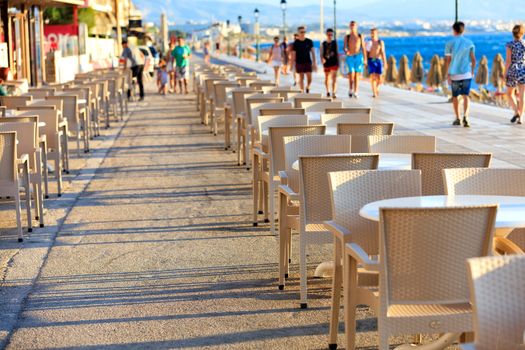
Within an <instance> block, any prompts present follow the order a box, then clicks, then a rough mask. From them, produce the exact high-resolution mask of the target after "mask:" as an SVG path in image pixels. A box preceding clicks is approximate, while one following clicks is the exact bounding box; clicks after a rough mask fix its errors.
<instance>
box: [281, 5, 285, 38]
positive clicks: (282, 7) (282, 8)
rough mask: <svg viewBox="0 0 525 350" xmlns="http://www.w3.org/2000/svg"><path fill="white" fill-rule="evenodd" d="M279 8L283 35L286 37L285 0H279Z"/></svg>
mask: <svg viewBox="0 0 525 350" xmlns="http://www.w3.org/2000/svg"><path fill="white" fill-rule="evenodd" d="M281 10H283V37H286V0H281Z"/></svg>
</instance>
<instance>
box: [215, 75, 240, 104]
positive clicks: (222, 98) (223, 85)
mask: <svg viewBox="0 0 525 350" xmlns="http://www.w3.org/2000/svg"><path fill="white" fill-rule="evenodd" d="M238 87H240V85H239V84H238V83H235V82H232V81H219V82H217V83H215V85H214V86H213V88H214V89H215V101H214V104H215V107H219V108H222V107H224V104H225V103H226V101H227V99H228V95H227V88H238Z"/></svg>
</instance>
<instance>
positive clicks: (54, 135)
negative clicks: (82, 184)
mask: <svg viewBox="0 0 525 350" xmlns="http://www.w3.org/2000/svg"><path fill="white" fill-rule="evenodd" d="M50 107H51V106H50ZM18 110H19V111H20V113H19V114H18V116H20V117H21V116H24V115H38V120H39V121H42V122H45V123H46V125H45V126H44V127H43V128H40V134H41V135H45V136H46V147H47V149H46V154H47V156H46V158H47V159H48V160H52V161H53V162H54V163H55V173H54V174H55V179H56V181H57V195H58V197H60V196H62V163H63V159H64V157H63V154H62V152H63V150H62V130H61V129H60V121H59V118H58V116H59V114H58V111H57V110H56V108H55V107H54V106H52V107H51V108H44V107H42V106H29V107H19V108H18ZM44 171H45V169H44ZM46 194H47V190H46Z"/></svg>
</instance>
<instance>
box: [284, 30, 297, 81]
mask: <svg viewBox="0 0 525 350" xmlns="http://www.w3.org/2000/svg"><path fill="white" fill-rule="evenodd" d="M298 37H299V35H297V33H294V35H293V42H292V43H291V44H290V45H288V48H287V50H286V56H287V58H288V69H289V70H290V71H291V72H292V75H293V86H297V80H299V79H298V77H297V72H296V71H295V64H294V62H292V51H293V44H294V43H295V41H296V40H297V38H298Z"/></svg>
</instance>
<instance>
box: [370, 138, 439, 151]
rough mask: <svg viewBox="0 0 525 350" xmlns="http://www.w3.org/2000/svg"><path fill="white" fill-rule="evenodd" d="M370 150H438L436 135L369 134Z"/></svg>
mask: <svg viewBox="0 0 525 350" xmlns="http://www.w3.org/2000/svg"><path fill="white" fill-rule="evenodd" d="M368 152H371V153H416V152H422V153H423V152H425V153H433V152H436V138H435V137H434V136H408V135H407V136H405V135H403V136H399V135H391V136H384V135H379V136H368Z"/></svg>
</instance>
